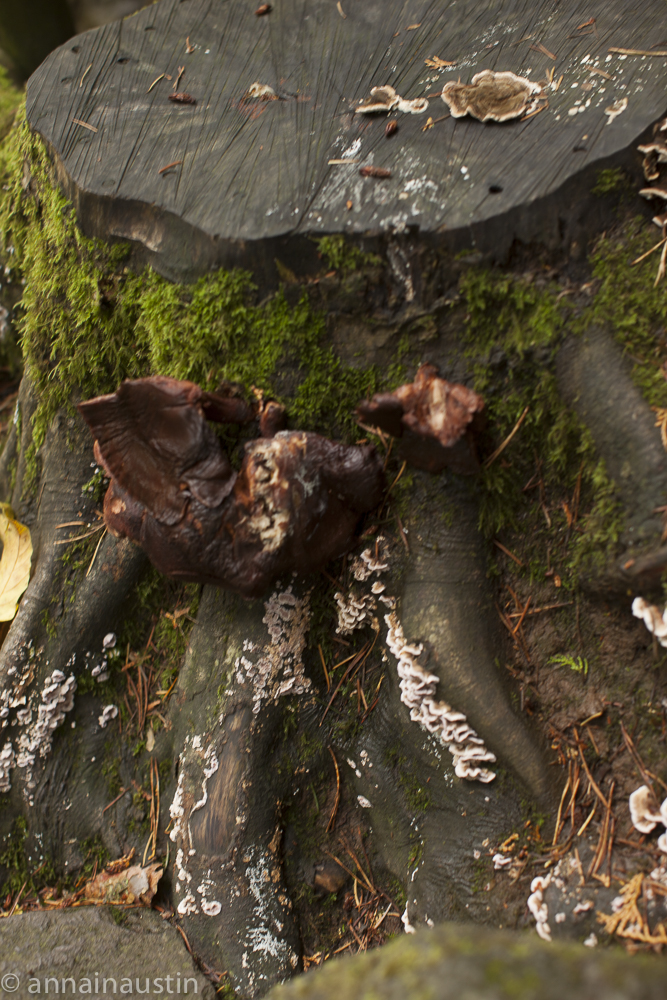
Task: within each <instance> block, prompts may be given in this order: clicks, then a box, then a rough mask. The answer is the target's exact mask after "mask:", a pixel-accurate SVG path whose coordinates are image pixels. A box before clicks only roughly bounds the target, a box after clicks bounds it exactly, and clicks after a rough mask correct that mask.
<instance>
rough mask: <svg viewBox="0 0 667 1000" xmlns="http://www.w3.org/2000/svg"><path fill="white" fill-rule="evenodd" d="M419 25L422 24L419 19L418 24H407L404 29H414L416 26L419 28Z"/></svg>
mask: <svg viewBox="0 0 667 1000" xmlns="http://www.w3.org/2000/svg"><path fill="white" fill-rule="evenodd" d="M421 26H422V23H421V21H420V22H419V24H409V25H408V26H407V28H406V29H405V30H406V31H415V29H416V28H421Z"/></svg>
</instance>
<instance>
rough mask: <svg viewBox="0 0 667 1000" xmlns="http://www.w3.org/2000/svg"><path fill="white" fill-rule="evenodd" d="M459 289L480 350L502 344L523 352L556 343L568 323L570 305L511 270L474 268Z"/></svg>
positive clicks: (469, 329) (473, 339)
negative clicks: (566, 311) (566, 321)
mask: <svg viewBox="0 0 667 1000" xmlns="http://www.w3.org/2000/svg"><path fill="white" fill-rule="evenodd" d="M459 291H460V293H461V294H462V295H463V296H464V298H465V303H466V310H467V317H466V327H467V337H468V340H469V342H474V347H475V351H476V352H480V351H485V350H490V349H491V348H492V347H494V346H497V345H498V344H502V345H503V347H504V349H505V350H506V351H513V352H515V353H517V354H519V355H521V354H523V353H524V352H525V351H527V350H528V349H529V348H531V347H537V346H540V345H546V344H553V343H554V342H555V341H556V339H557V338H558V335H559V334H560V332H561V330H562V329H563V325H564V319H565V317H564V311H565V309H566V308H567V307H566V306H562V305H559V303H558V302H557V300H556V296H555V294H553V293H550V291H545V290H544V289H540V288H537V287H536V286H535V284H534V283H533V282H531V281H527V280H524V279H523V278H516V277H515V276H513V275H511V274H503V273H494V272H492V271H487V270H472V271H470V272H468V273H467V274H464V275H463V276H462V278H461V281H460V283H459Z"/></svg>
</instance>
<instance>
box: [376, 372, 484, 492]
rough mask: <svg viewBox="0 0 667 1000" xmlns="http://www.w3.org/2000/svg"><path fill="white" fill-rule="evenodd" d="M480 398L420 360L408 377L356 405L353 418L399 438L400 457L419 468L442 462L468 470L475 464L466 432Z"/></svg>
mask: <svg viewBox="0 0 667 1000" xmlns="http://www.w3.org/2000/svg"><path fill="white" fill-rule="evenodd" d="M483 409H484V400H483V399H482V397H481V396H478V395H477V393H476V392H473V390H472V389H468V388H466V386H464V385H459V384H457V383H454V382H448V381H447V380H446V379H443V378H440V377H439V375H438V369H437V368H436V367H435V365H428V364H427V365H422V366H421V368H420V369H419V371H418V372H417V374H416V375H415V379H414V382H412V383H409V384H407V385H402V386H399V388H398V389H396V390H395V391H394V392H392V393H380V394H378V395H376V396H373V398H372V399H371V400H370V401H369V400H364V401H363V402H362V403H360V404H359V406H358V407H357V411H356V412H357V417H358V419H359V420H360V421H361V422H363V423H367V424H372V425H373V426H376V427H380V428H381V429H382V430H383V431H386V432H387V433H388V434H391V435H392V436H393V437H397V438H402V444H401V451H402V454H403V456H404V457H405V459H406V460H407V461H408V462H409V463H410V464H411V465H414V466H416V467H417V468H419V469H426V470H427V471H428V472H440V471H441V470H442V469H444V468H446V467H447V466H449V467H451V468H452V469H454V471H457V472H463V473H471V472H476V471H477V469H478V468H479V465H478V462H477V458H476V456H475V453H474V450H473V448H472V445H471V441H470V439H469V436H468V432H469V430H471V429H476V427H474V426H473V424H478V423H479V421H480V419H481V414H482V411H483Z"/></svg>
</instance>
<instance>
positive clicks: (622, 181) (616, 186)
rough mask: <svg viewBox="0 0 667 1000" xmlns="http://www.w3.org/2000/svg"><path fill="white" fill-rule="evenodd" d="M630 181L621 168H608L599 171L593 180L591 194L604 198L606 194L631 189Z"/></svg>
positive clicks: (632, 186)
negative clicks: (593, 184)
mask: <svg viewBox="0 0 667 1000" xmlns="http://www.w3.org/2000/svg"><path fill="white" fill-rule="evenodd" d="M633 188H634V185H633V184H632V181H631V179H630V178H629V177H628V175H627V173H626V172H625V170H623V169H621V167H609V168H607V169H606V170H599V171H598V174H597V177H596V179H595V186H594V187H593V188H591V190H592V192H593V194H596V195H598V196H599V197H604V196H605V195H608V194H616V193H621V192H624V191H627V190H628V189H631V190H632V189H633Z"/></svg>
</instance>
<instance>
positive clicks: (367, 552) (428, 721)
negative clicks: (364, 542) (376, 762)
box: [335, 536, 496, 782]
mask: <svg viewBox="0 0 667 1000" xmlns="http://www.w3.org/2000/svg"><path fill="white" fill-rule="evenodd" d="M387 559H388V556H387V551H386V544H385V539H384V538H383V537H382V536H379V537H378V539H377V546H376V550H375V554H373V552H372V550H371V549H370V548H367V549H364V551H363V552H362V553H361V555H360V556H357V557H356V558H355V559H353V560H352V562H351V564H350V569H351V571H352V576H353V577H354V579H355V581H356V582H357V583H359V584H367V585H368V581H369V580H370V579H371V577H372V576H373V575H374V574H375V575H376V576H379V575H380V574H381V573H384V572H385V571H386V570H388V569H389V563H388V561H387ZM360 589H361V588H355V590H354V591H352V590H351V591H348V593H346V594H342V593H336V595H335V599H336V603H337V604H338V627H337V629H336V631H337V632H338V633H339V634H343V635H349V634H350V633H351V632H353V631H354V630H355V629H357V628H361V627H362V626H363V625H364V624H369V625H370V626H371V627H372V628H373V629H375V630H378V629H379V624H378V621H377V618H376V617H375V614H374V613H375V612H376V611H377V606H378V601H380V602H382V603H383V604H384V605H385V606H386V607H388V608H389V609H391V610H390V613H389V614H387V615H385V618H384V620H385V623H386V625H387V629H388V631H387V646H388V647H389V649H390V651H391V652H392V653H393V655H394V656H395V657H396V660H397V661H398V676H399V679H400V689H401V701H402V702H403V704H404V705H407V707H408V708H409V709H410V718H411V719H412V721H413V722H418V723H420V724H421V725H422V726H424V728H425V729H427V730H428V732H430V733H434V734H435V735H436V736H438V737H439V738H440V740H441V742H442V743H443V744H444V745H445V746H446V747H447V748H448V749H449V752H450V753H451V754H452V756H453V758H454V771H455V773H456V775H457V777H459V778H467V779H468V780H470V781H482V782H489V781H493V779H494V778H495V773H494V772H493V771H490V770H488V769H487V768H485V767H481V766H480V764H482V763H484V762H490V761H495V759H496V758H495V756H494V755H493V754H492V753H491V752H490V751H489V750H488V749H487V748H486V747H485V746H484V740H483V739H482V738H481V737H480V736H478V735H477V733H476V732H475V730H474V729H473V728H472V727H471V726H469V725H468V721H467V719H466V717H465V715H464V714H463V713H462V712H457V711H455V710H454V709H453V708H451V707H450V706H449V705H448V704H447V703H446V702H444V701H437V700H436V698H435V693H436V688H437V685H438V681H439V678H438V677H437V676H436V675H435V674H430V673H428V671H426V670H424V668H423V667H422V666H420V664H419V663H418V662H417V660H418V658H419V657H420V656H421V654H422V652H423V646H421V645H419V646H415V645H410V644H408V643H407V642H406V641H405V636H404V635H403V628H402V626H401V623H400V622H399V620H398V617H397V615H396V612H395V610H394V609H395V606H396V600H395V598H393V597H390V596H388V595H386V594H385V592H384V591H385V585H384V584H383V583H381V581H380V580H374V581H373V583H372V584H370V586H368V589H367V590H366V591H365V592H364V591H363V590H362V591H361V593H359V592H357V591H358V590H360Z"/></svg>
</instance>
